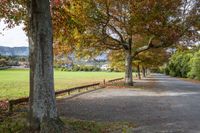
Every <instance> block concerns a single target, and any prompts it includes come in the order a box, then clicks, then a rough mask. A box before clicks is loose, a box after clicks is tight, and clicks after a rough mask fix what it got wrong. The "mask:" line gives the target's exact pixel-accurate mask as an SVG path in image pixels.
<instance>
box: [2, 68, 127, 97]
mask: <svg viewBox="0 0 200 133" xmlns="http://www.w3.org/2000/svg"><path fill="white" fill-rule="evenodd" d="M123 76H124V73H116V72H62V71H55V74H54V77H55V89H56V90H59V89H66V88H70V87H76V86H80V85H85V84H90V83H94V82H103V79H106V80H109V79H113V78H120V77H123ZM28 94H29V71H28V70H1V71H0V100H5V99H15V98H19V97H24V96H28Z"/></svg>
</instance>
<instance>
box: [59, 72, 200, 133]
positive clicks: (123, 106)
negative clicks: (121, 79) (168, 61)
mask: <svg viewBox="0 0 200 133" xmlns="http://www.w3.org/2000/svg"><path fill="white" fill-rule="evenodd" d="M58 110H59V113H60V115H61V116H65V117H69V118H76V119H83V120H94V121H128V122H133V123H135V124H136V125H137V128H135V129H133V130H132V131H130V132H134V133H135V132H136V133H137V132H138V133H143V132H144V133H200V84H198V83H192V82H189V81H183V80H180V79H176V78H171V77H168V76H164V75H159V74H154V75H152V76H151V77H150V78H147V79H145V80H141V81H137V82H136V84H135V88H121V89H119V88H118V89H117V88H107V89H100V90H97V91H93V92H89V93H85V94H82V95H79V96H77V97H74V98H71V99H62V100H60V101H58Z"/></svg>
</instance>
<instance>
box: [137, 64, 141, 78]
mask: <svg viewBox="0 0 200 133" xmlns="http://www.w3.org/2000/svg"><path fill="white" fill-rule="evenodd" d="M137 72H138V79H141V75H140V65H139V64H138V65H137Z"/></svg>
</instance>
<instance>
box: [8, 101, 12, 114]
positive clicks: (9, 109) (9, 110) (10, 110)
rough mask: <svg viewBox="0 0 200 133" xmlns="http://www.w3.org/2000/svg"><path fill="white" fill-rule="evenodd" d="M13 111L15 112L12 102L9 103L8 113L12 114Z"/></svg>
mask: <svg viewBox="0 0 200 133" xmlns="http://www.w3.org/2000/svg"><path fill="white" fill-rule="evenodd" d="M12 111H13V104H12V102H11V101H8V112H9V113H12Z"/></svg>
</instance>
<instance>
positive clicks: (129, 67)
mask: <svg viewBox="0 0 200 133" xmlns="http://www.w3.org/2000/svg"><path fill="white" fill-rule="evenodd" d="M131 45H132V39H130V40H129V43H128V48H127V49H126V50H125V52H126V59H125V68H126V70H125V84H126V85H128V86H133V76H132V62H133V57H132V49H131Z"/></svg>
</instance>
